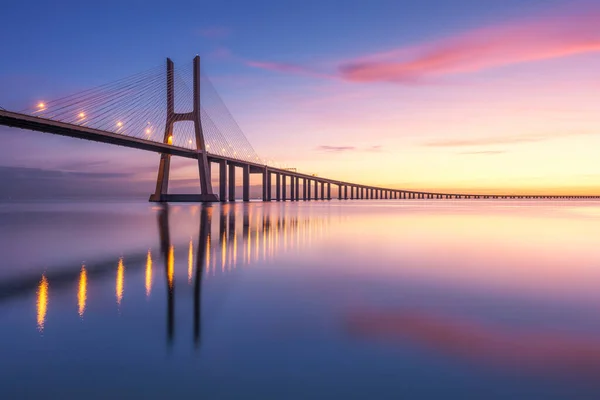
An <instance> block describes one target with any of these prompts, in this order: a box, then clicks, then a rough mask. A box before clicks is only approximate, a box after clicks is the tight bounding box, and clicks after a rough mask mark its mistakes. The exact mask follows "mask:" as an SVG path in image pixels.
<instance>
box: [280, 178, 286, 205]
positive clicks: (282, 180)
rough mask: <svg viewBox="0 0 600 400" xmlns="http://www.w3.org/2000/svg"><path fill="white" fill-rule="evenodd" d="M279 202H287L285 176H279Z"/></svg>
mask: <svg viewBox="0 0 600 400" xmlns="http://www.w3.org/2000/svg"><path fill="white" fill-rule="evenodd" d="M281 200H283V201H286V200H287V175H285V174H281Z"/></svg>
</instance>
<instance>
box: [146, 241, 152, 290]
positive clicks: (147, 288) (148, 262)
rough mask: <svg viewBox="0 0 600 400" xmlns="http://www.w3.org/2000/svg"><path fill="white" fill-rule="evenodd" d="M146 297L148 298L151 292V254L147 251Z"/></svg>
mask: <svg viewBox="0 0 600 400" xmlns="http://www.w3.org/2000/svg"><path fill="white" fill-rule="evenodd" d="M145 277H146V285H145V286H146V297H150V293H151V292H152V252H151V251H150V250H148V255H147V256H146V275H145Z"/></svg>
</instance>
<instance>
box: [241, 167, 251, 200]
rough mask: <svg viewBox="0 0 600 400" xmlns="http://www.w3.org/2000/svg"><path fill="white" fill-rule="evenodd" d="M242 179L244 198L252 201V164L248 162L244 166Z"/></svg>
mask: <svg viewBox="0 0 600 400" xmlns="http://www.w3.org/2000/svg"><path fill="white" fill-rule="evenodd" d="M242 179H243V183H242V192H243V193H242V198H243V200H244V201H250V166H249V165H247V164H246V165H244V166H243V167H242Z"/></svg>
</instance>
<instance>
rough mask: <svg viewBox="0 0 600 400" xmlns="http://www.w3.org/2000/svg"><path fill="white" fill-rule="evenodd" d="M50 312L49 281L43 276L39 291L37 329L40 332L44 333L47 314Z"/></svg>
mask: <svg viewBox="0 0 600 400" xmlns="http://www.w3.org/2000/svg"><path fill="white" fill-rule="evenodd" d="M47 312H48V279H47V278H46V275H42V280H41V281H40V284H39V286H38V290H37V327H38V330H39V331H40V332H43V331H44V324H45V323H46V313H47Z"/></svg>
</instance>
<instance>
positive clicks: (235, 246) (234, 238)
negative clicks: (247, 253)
mask: <svg viewBox="0 0 600 400" xmlns="http://www.w3.org/2000/svg"><path fill="white" fill-rule="evenodd" d="M237 252H238V250H237V235H236V234H235V233H234V234H233V267H234V268H235V266H236V264H237Z"/></svg>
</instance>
